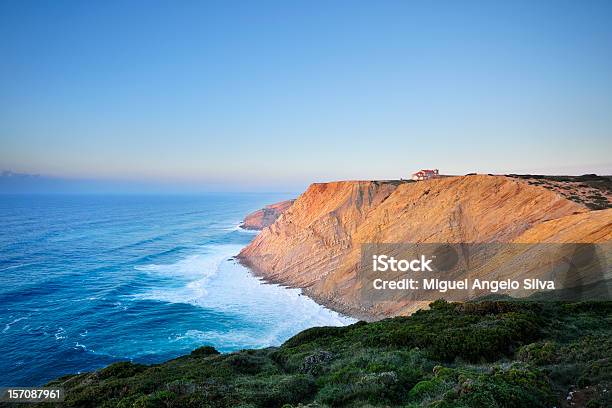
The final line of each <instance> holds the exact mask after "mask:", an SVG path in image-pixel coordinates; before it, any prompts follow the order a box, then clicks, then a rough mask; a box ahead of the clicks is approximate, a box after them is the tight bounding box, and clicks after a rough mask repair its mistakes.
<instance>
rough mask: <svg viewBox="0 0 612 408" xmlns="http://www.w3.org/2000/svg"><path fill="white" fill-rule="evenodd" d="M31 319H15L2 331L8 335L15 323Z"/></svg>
mask: <svg viewBox="0 0 612 408" xmlns="http://www.w3.org/2000/svg"><path fill="white" fill-rule="evenodd" d="M29 317H30V316H23V317H18V318H17V319H14V320H13V321H11V322H9V323H7V324H6V326H4V329H3V330H2V333H6V332H7V331H8V330H9V329H10V328H11V327H12V326H13V325H14V324H15V323H17V322H20V321H22V320H26V319H28V318H29Z"/></svg>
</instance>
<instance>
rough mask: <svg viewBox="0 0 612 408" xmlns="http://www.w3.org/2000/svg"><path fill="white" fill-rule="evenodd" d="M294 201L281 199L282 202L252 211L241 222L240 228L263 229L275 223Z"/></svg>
mask: <svg viewBox="0 0 612 408" xmlns="http://www.w3.org/2000/svg"><path fill="white" fill-rule="evenodd" d="M294 201H295V200H286V201H281V202H280V203H276V204H270V205H267V206H265V207H264V208H262V209H261V210H257V211H255V212H252V213H250V214H249V215H247V216H246V217H245V218H244V221H243V222H242V224H240V228H243V229H247V230H262V229H264V228H266V227H268V226H270V225H272V224H274V221H276V219H277V218H278V217H279V216H280V215H281V214H282V213H284V212H285V211H287V209H288V208H289V207H291V205H292V204H293V202H294Z"/></svg>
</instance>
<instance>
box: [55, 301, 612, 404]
mask: <svg viewBox="0 0 612 408" xmlns="http://www.w3.org/2000/svg"><path fill="white" fill-rule="evenodd" d="M611 311H612V302H585V303H534V302H508V301H500V302H495V301H487V302H479V303H463V304H459V303H447V302H444V301H437V302H434V303H432V304H431V310H425V311H419V312H417V313H416V314H414V315H413V316H410V317H397V318H393V319H386V320H383V321H379V322H375V323H364V322H359V323H356V324H353V325H351V326H348V327H342V328H336V327H319V328H313V329H309V330H305V331H303V332H301V333H299V334H297V335H296V336H294V337H293V338H291V339H290V340H288V341H287V342H286V343H285V344H283V345H282V346H281V347H278V348H267V349H262V350H243V351H239V352H235V353H231V354H219V353H218V352H217V351H216V350H215V349H214V348H212V347H202V348H199V349H196V350H194V351H193V352H192V353H191V355H188V356H184V357H180V358H177V359H175V360H171V361H167V362H165V363H163V364H158V365H152V366H144V365H138V364H132V363H129V362H122V363H116V364H112V365H110V366H108V367H106V368H104V369H102V370H100V371H97V372H94V373H86V374H80V375H72V376H65V377H62V378H60V379H57V380H55V381H52V382H51V383H49V384H48V385H49V386H52V385H53V386H62V387H64V388H65V389H66V401H65V403H64V405H65V406H78V407H111V406H112V407H115V406H116V407H283V406H300V405H305V406H311V407H324V406H353V407H362V406H373V407H382V406H393V407H395V406H403V407H438V408H442V407H517V408H518V407H520V408H523V407H553V406H556V407H566V406H568V407H569V406H574V407H579V406H585V407H592V408H593V407H609V406H612V362H611V358H612V324H611V323H612V319H611V313H610V312H611ZM568 398H569V399H568ZM572 403H573V404H574V405H572ZM53 406H57V405H56V404H54V405H53Z"/></svg>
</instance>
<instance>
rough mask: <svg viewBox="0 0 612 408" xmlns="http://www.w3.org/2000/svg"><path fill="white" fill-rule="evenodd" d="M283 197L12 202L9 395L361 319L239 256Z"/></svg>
mask: <svg viewBox="0 0 612 408" xmlns="http://www.w3.org/2000/svg"><path fill="white" fill-rule="evenodd" d="M286 198H289V197H288V196H286V195H279V194H206V195H199V196H178V195H177V196H156V195H146V196H144V195H143V196H135V195H125V196H102V195H32V196H26V195H20V196H17V195H16V196H8V195H5V196H0V231H1V233H0V356H2V358H1V359H0V386H33V385H42V384H44V383H45V382H47V381H48V380H50V379H53V378H56V377H59V376H61V375H64V374H69V373H76V372H83V371H90V370H94V369H98V368H100V367H103V366H105V365H107V364H110V363H112V362H115V361H122V360H132V361H134V362H140V363H157V362H161V361H165V360H167V359H170V358H173V357H176V356H179V355H183V354H187V353H189V352H190V351H191V350H193V349H194V348H196V347H199V346H202V345H212V346H214V347H216V348H217V349H218V350H220V351H222V352H230V351H233V350H238V349H242V348H256V347H265V346H270V345H279V344H281V343H282V342H283V341H284V340H286V339H287V338H289V337H291V336H292V335H294V334H295V333H297V332H299V331H301V330H303V329H305V328H308V327H312V326H321V325H344V324H348V323H351V322H352V321H353V320H352V319H349V318H346V317H343V316H340V315H338V314H337V313H335V312H332V311H330V310H327V309H325V308H323V307H321V306H319V305H317V304H316V303H315V302H313V301H312V300H311V299H309V298H308V297H306V296H303V295H302V294H301V292H300V290H298V289H288V288H284V287H281V286H278V285H271V284H265V283H264V282H262V281H261V280H260V279H258V278H256V277H254V276H252V275H251V274H250V272H249V271H248V270H247V269H246V268H244V267H242V266H240V265H239V264H237V263H236V262H235V261H233V260H231V259H230V258H231V257H232V256H233V255H235V254H237V253H238V252H239V250H240V249H241V248H242V247H243V246H245V245H246V244H247V243H248V242H249V241H250V240H252V239H253V237H254V233H252V232H248V231H243V230H241V229H240V228H238V224H239V222H240V220H241V219H242V218H243V216H244V215H245V214H246V213H248V212H250V211H253V210H255V209H258V208H260V207H262V206H263V205H264V204H269V203H273V202H276V201H279V200H282V199H286Z"/></svg>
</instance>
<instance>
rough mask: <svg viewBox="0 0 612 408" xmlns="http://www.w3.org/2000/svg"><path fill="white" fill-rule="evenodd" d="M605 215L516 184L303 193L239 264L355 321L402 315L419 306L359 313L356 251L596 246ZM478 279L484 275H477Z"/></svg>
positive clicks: (358, 186) (362, 185)
mask: <svg viewBox="0 0 612 408" xmlns="http://www.w3.org/2000/svg"><path fill="white" fill-rule="evenodd" d="M611 238H612V209H606V210H601V211H590V210H589V208H587V206H585V205H583V204H581V203H578V202H575V201H572V200H570V199H568V198H566V197H564V196H563V195H561V194H559V193H558V192H556V191H554V190H552V189H550V188H545V187H543V186H539V185H533V184H531V183H529V182H528V181H526V180H523V179H520V178H511V177H505V176H487V175H470V176H463V177H444V178H439V179H433V180H428V181H423V182H411V181H396V182H390V181H345V182H332V183H318V184H313V185H311V186H310V187H309V188H308V189H307V190H306V191H305V192H304V193H303V194H302V195H300V196H299V197H298V199H297V200H296V201H295V203H294V204H293V205H292V206H291V207H290V208H289V209H288V210H287V211H286V212H285V213H284V214H283V215H282V216H281V217H279V218H278V219H277V220H276V222H275V223H274V224H272V225H271V226H270V227H269V228H266V229H264V230H263V231H262V232H261V233H260V234H259V235H258V236H257V237H256V238H255V240H254V241H253V242H252V243H251V244H250V245H248V246H247V247H245V248H244V249H243V250H242V251H241V252H240V254H239V256H238V258H239V259H240V260H241V262H243V263H244V264H246V265H247V266H249V267H251V268H252V269H253V270H254V271H255V273H257V274H259V275H261V276H263V277H264V278H265V279H268V280H270V281H274V282H279V283H282V284H285V285H288V286H293V287H301V288H305V290H306V292H307V293H308V294H309V295H310V296H311V297H313V298H315V299H317V300H318V301H320V302H323V303H326V304H327V305H328V306H330V307H332V308H335V309H336V310H340V311H344V312H348V313H350V314H353V315H357V316H360V317H365V316H370V317H375V316H388V315H397V314H407V313H410V312H412V311H414V310H416V309H418V308H419V307H422V306H423V305H424V302H395V303H394V302H386V303H385V304H384V305H383V304H380V305H376V306H374V307H372V306H367V307H366V306H364V305H363V302H361V301H360V299H359V297H358V290H359V282H358V281H357V280H356V276H355V275H356V271H357V270H358V264H359V261H360V250H361V244H363V243H440V242H448V243H483V242H605V241H609V240H610V239H611ZM481 273H482V274H483V276H486V275H487V274H488V273H491V271H490V270H486V269H483V270H482V271H481Z"/></svg>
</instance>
